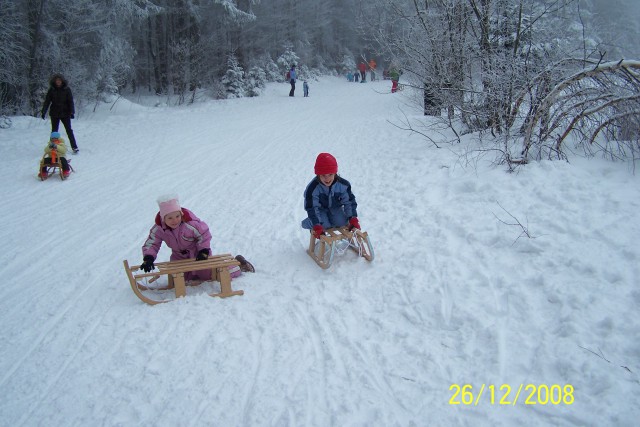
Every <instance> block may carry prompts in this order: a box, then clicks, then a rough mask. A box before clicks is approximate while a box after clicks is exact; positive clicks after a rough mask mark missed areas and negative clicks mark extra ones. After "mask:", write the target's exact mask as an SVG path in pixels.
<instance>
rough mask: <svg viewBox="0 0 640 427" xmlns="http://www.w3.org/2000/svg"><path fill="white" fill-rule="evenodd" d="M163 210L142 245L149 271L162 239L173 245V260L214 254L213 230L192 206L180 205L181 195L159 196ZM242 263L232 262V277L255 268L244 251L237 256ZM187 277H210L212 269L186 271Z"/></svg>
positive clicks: (200, 257)
mask: <svg viewBox="0 0 640 427" xmlns="http://www.w3.org/2000/svg"><path fill="white" fill-rule="evenodd" d="M158 206H159V207H160V211H159V212H158V213H157V214H156V219H155V224H154V226H153V227H151V230H150V231H149V237H147V240H146V241H145V242H144V245H143V246H142V256H143V261H142V264H141V265H140V267H141V268H142V269H143V270H144V271H145V272H146V273H149V272H150V271H152V270H153V269H154V268H155V266H154V265H153V262H154V261H155V260H156V257H157V256H158V252H159V251H160V246H161V245H162V242H165V243H166V244H167V246H169V247H170V248H171V251H172V252H171V258H170V259H171V261H177V260H181V259H190V258H195V259H196V261H203V260H206V259H208V258H209V255H211V232H210V231H209V226H208V225H207V224H206V223H205V222H204V221H202V220H200V218H198V217H197V216H196V215H195V214H194V213H193V212H191V211H190V210H189V209H186V208H183V207H181V206H180V202H179V201H178V197H177V196H174V195H169V196H162V197H160V198H159V199H158ZM235 258H236V260H238V262H240V267H238V266H230V267H229V273H230V274H231V277H232V278H235V277H238V276H240V275H241V274H242V272H243V271H245V272H251V273H253V272H255V269H254V268H253V265H251V263H250V262H249V261H247V260H246V259H245V258H244V257H243V256H242V255H238V256H236V257H235ZM184 278H185V280H201V281H202V280H204V281H207V280H211V269H208V270H199V271H192V272H188V273H185V275H184Z"/></svg>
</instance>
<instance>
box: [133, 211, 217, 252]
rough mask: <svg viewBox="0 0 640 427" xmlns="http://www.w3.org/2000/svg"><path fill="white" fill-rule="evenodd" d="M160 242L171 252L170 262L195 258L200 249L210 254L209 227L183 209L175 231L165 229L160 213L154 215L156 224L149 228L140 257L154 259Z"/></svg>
mask: <svg viewBox="0 0 640 427" xmlns="http://www.w3.org/2000/svg"><path fill="white" fill-rule="evenodd" d="M162 242H165V243H166V244H167V246H169V247H170V248H171V250H172V253H171V261H175V260H179V259H188V258H195V256H196V254H197V253H198V251H200V250H201V249H209V253H211V232H209V226H208V225H207V224H206V223H205V222H204V221H201V220H200V218H198V217H197V216H195V214H194V213H193V212H191V211H190V210H188V209H185V208H182V222H181V223H180V225H179V226H178V227H177V228H176V229H171V228H169V227H167V225H166V224H165V223H164V219H163V218H160V213H158V214H157V215H156V224H155V225H154V226H153V227H151V230H150V231H149V237H147V240H146V241H145V242H144V245H143V246H142V256H145V255H152V256H153V257H154V258H156V257H157V256H158V251H159V250H160V245H161V244H162Z"/></svg>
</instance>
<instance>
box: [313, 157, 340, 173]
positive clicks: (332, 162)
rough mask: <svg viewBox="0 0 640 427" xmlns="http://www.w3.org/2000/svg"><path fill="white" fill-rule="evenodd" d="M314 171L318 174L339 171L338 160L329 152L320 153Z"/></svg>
mask: <svg viewBox="0 0 640 427" xmlns="http://www.w3.org/2000/svg"><path fill="white" fill-rule="evenodd" d="M314 171H315V173H316V175H326V174H329V173H338V161H337V160H336V158H335V157H333V156H332V155H331V154H329V153H320V154H318V157H316V166H315V168H314Z"/></svg>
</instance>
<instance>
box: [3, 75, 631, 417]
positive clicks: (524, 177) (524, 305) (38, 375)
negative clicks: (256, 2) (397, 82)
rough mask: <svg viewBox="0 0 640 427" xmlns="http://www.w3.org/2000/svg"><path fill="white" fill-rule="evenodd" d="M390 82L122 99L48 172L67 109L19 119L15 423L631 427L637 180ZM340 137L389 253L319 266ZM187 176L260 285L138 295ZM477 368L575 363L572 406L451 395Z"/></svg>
mask: <svg viewBox="0 0 640 427" xmlns="http://www.w3.org/2000/svg"><path fill="white" fill-rule="evenodd" d="M388 86H389V83H388V82H378V83H373V84H371V83H370V84H366V85H363V84H357V85H356V84H348V83H346V82H344V81H342V80H338V79H323V80H321V81H320V82H311V97H310V98H307V99H305V98H302V97H301V96H298V97H295V98H293V99H291V98H289V97H288V96H286V95H287V92H288V86H287V85H270V86H269V88H268V90H267V93H266V94H265V96H262V97H259V98H254V99H239V100H227V101H217V102H213V101H212V102H207V103H204V104H199V105H195V106H192V107H188V108H187V107H179V108H167V107H158V108H146V107H141V106H137V105H134V104H131V103H129V102H127V101H125V100H120V101H118V103H117V104H116V105H115V107H114V109H113V111H111V112H110V111H108V110H109V107H110V105H105V106H102V107H101V108H102V110H99V111H98V112H96V113H85V114H83V115H81V117H80V118H79V120H76V121H75V122H74V126H75V129H76V133H77V135H78V140H79V145H80V148H81V154H80V155H79V156H75V157H73V158H72V159H73V160H72V164H73V165H74V167H75V169H76V171H77V173H76V174H74V175H72V177H71V179H69V180H68V181H66V182H60V181H59V180H50V181H47V182H44V183H41V182H38V181H36V180H35V179H34V175H35V173H36V165H37V161H38V158H39V156H40V155H41V151H42V147H43V145H44V143H43V140H46V136H47V131H48V122H43V121H41V120H37V119H33V118H15V120H14V124H15V125H14V128H12V129H9V130H2V131H0V135H2V138H1V139H2V141H3V142H2V144H3V145H4V148H5V149H4V152H5V153H6V157H5V159H4V160H5V163H6V164H8V167H5V168H2V169H1V170H0V177H1V178H2V179H3V182H5V186H4V189H3V190H2V191H3V192H2V195H3V199H4V200H5V202H6V206H7V207H10V209H11V214H10V221H4V222H3V223H2V224H1V225H0V236H1V237H2V241H3V242H4V243H5V245H4V250H3V253H2V256H1V258H0V262H2V266H3V267H1V271H0V274H1V276H2V277H3V286H2V287H0V320H2V324H3V328H2V331H1V332H0V342H1V343H2V346H1V347H0V395H2V396H4V398H3V399H2V400H0V426H7V427H8V426H11V427H14V426H37V425H47V426H70V425H78V426H85V425H107V426H203V425H207V426H322V427H324V426H432V425H433V426H444V425H461V426H478V425H492V426H500V425H504V426H510V425H521V426H538V425H560V426H573V425H576V426H577V425H580V426H582V425H593V426H601V425H621V426H625V425H631V424H632V422H633V421H635V420H636V419H637V418H638V417H639V416H640V409H638V408H640V398H639V397H638V396H640V393H638V392H639V387H640V382H639V381H638V372H639V371H640V362H639V361H640V347H638V342H639V340H638V338H640V337H639V334H638V331H639V326H640V319H638V316H637V309H638V305H640V293H638V290H637V284H638V278H639V277H640V268H639V267H638V265H640V262H639V260H640V248H639V246H638V243H637V242H638V241H639V239H640V222H639V221H638V215H639V214H638V212H640V197H639V196H640V186H639V179H638V177H635V176H633V175H632V174H630V173H628V171H626V170H624V167H621V166H620V165H614V164H608V163H605V162H602V161H599V160H594V161H592V162H591V163H590V164H587V162H586V161H584V160H581V159H576V160H575V161H574V162H573V163H572V164H566V163H561V162H555V163H550V162H544V163H540V164H532V165H529V166H527V167H526V168H524V169H521V170H520V172H519V173H518V174H516V175H508V174H506V173H504V171H503V170H501V169H500V168H498V169H493V168H491V167H487V165H486V164H484V163H483V162H480V163H479V165H478V166H477V167H468V168H463V167H461V166H460V163H459V162H458V160H459V157H458V153H463V152H464V149H465V148H464V147H463V145H464V144H460V146H454V147H445V148H443V149H440V150H437V149H434V148H432V146H431V145H430V143H428V142H425V141H424V140H421V139H420V138H419V137H417V136H410V135H409V134H408V133H406V132H403V131H401V130H399V129H398V128H396V127H393V126H391V125H390V124H389V123H388V120H399V119H400V118H401V117H402V114H403V113H402V111H401V110H403V111H404V112H406V113H408V114H412V113H411V112H410V111H409V110H408V109H407V107H406V106H404V105H403V102H404V100H403V98H401V97H399V96H392V95H383V94H380V93H377V92H376V90H377V91H384V90H388ZM300 92H301V91H300ZM321 151H328V152H331V153H332V154H334V155H335V156H336V157H337V159H338V162H339V165H340V171H341V173H342V175H343V176H344V177H345V178H347V179H348V180H349V181H351V183H352V185H353V189H354V193H355V194H356V196H357V198H358V202H359V213H360V219H361V223H362V225H363V227H364V228H365V229H366V230H367V231H369V233H370V235H371V236H372V240H373V243H374V245H375V249H376V260H375V261H374V262H373V263H371V264H369V263H367V262H365V261H364V260H359V259H357V258H356V257H355V256H353V254H351V253H350V254H347V255H345V256H343V257H340V258H339V259H338V260H337V261H336V262H335V264H334V266H332V268H331V269H329V270H327V271H323V270H321V269H320V268H318V267H317V266H316V265H315V263H313V261H312V260H311V259H310V258H309V257H308V256H307V255H306V253H305V249H306V245H307V244H308V234H307V233H306V232H305V231H303V230H301V229H300V227H299V223H300V221H301V220H302V219H303V218H304V211H303V208H302V193H303V190H304V188H305V185H306V184H307V183H308V182H309V180H310V179H311V178H312V171H313V162H314V160H315V156H316V155H317V154H318V153H319V152H321ZM171 192H176V193H178V194H179V195H180V196H181V201H182V204H183V206H186V207H188V208H190V209H191V210H193V211H194V212H195V213H196V214H197V215H198V216H200V217H201V218H202V219H203V220H205V221H206V222H207V223H208V224H209V226H210V228H211V231H212V234H213V245H214V252H219V253H222V252H230V253H233V254H236V253H241V254H243V255H245V256H246V257H247V258H249V259H250V260H251V261H252V262H253V263H254V265H255V266H256V268H257V269H258V272H257V273H256V274H255V275H245V276H243V277H242V278H240V279H238V280H237V281H236V282H235V283H234V287H235V288H238V289H244V290H245V295H244V296H242V297H233V298H229V299H225V300H221V299H214V298H210V297H208V296H206V295H197V296H190V297H188V298H185V299H182V300H178V301H175V302H172V303H170V304H163V305H159V306H154V307H150V306H147V305H144V304H142V303H141V302H140V301H139V300H138V299H137V298H135V296H134V295H133V293H132V292H131V290H130V289H129V285H128V282H127V279H126V277H125V274H124V271H123V267H122V260H123V259H128V260H130V261H132V262H134V263H135V262H137V261H139V259H140V247H141V245H142V243H143V241H144V239H145V237H146V234H147V232H148V230H149V228H150V227H151V225H152V221H153V218H154V215H155V213H156V204H155V199H156V198H157V197H158V196H159V195H161V194H166V193H171ZM498 203H500V205H502V206H503V207H504V208H505V209H506V210H507V211H509V213H511V214H513V215H514V216H515V217H517V218H518V219H519V220H521V221H522V222H523V223H525V224H526V225H527V226H528V227H529V228H530V231H531V233H532V234H533V235H534V237H536V238H535V239H527V238H526V237H522V238H520V239H518V236H519V234H520V230H519V229H518V228H517V227H512V226H508V225H505V224H503V223H501V222H500V221H499V220H498V219H496V216H497V217H499V218H500V219H503V220H505V221H507V222H509V220H510V218H509V216H508V214H507V213H506V212H505V211H503V210H502V209H501V208H500V207H499V205H498ZM13 211H15V215H13ZM6 219H8V218H6ZM516 239H517V240H516ZM514 242H515V243H514ZM168 256H169V253H168V251H166V250H163V251H162V252H161V258H163V259H168ZM585 349H588V350H592V351H594V352H599V351H602V352H603V354H604V357H606V358H607V359H608V360H609V361H610V363H607V361H605V360H604V359H603V358H600V357H598V356H596V355H594V354H593V353H591V352H589V351H587V350H585ZM621 366H626V367H627V368H629V369H628V370H627V369H624V368H622V367H621ZM629 371H630V372H629ZM465 383H469V384H473V385H474V388H475V387H477V388H479V387H480V386H481V384H483V383H484V384H486V385H487V386H488V385H490V384H494V385H496V389H497V388H498V387H499V386H500V385H502V384H509V385H511V386H512V387H514V388H517V387H518V385H519V384H529V383H533V384H547V385H548V386H551V385H553V384H560V385H565V384H571V385H573V387H574V388H575V403H574V404H572V405H562V404H561V405H551V404H547V405H525V404H524V403H521V402H518V403H517V404H516V405H512V406H510V407H507V406H505V405H498V404H493V405H492V404H490V402H489V400H488V398H487V397H484V398H483V399H482V401H481V402H480V403H479V405H478V406H472V405H471V406H467V405H450V404H449V400H450V398H451V397H452V395H453V392H452V391H451V390H450V386H451V385H452V384H460V385H463V384H465ZM476 390H477V389H476Z"/></svg>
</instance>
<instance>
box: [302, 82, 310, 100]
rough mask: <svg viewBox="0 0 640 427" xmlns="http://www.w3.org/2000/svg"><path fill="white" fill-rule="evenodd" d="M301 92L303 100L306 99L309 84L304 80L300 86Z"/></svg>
mask: <svg viewBox="0 0 640 427" xmlns="http://www.w3.org/2000/svg"><path fill="white" fill-rule="evenodd" d="M302 90H303V91H304V96H305V98H306V97H308V96H309V84H308V83H307V81H306V80H305V81H304V83H303V84H302Z"/></svg>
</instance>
